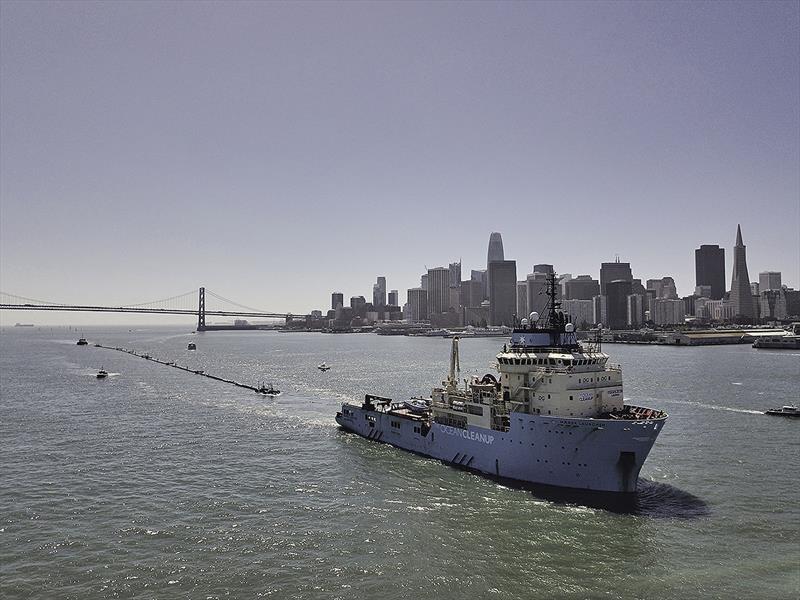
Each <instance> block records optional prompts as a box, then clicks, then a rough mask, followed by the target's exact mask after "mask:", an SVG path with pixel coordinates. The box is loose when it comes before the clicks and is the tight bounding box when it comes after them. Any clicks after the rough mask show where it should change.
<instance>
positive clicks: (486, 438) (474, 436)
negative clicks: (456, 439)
mask: <svg viewBox="0 0 800 600" xmlns="http://www.w3.org/2000/svg"><path fill="white" fill-rule="evenodd" d="M441 428H442V431H443V432H444V433H446V434H448V435H456V436H461V437H462V438H464V439H465V440H473V441H476V442H482V443H484V444H491V443H493V442H494V436H493V435H489V434H488V433H479V432H477V431H469V430H467V429H459V428H458V427H451V426H450V425H442V426H441Z"/></svg>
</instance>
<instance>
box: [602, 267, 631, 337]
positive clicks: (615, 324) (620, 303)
mask: <svg viewBox="0 0 800 600" xmlns="http://www.w3.org/2000/svg"><path fill="white" fill-rule="evenodd" d="M601 286H602V284H601ZM631 287H632V282H631V281H630V280H625V279H617V280H615V281H609V282H608V283H606V292H607V293H606V302H607V305H606V314H607V323H606V325H607V326H608V328H609V329H625V328H626V327H627V326H628V296H630V295H631Z"/></svg>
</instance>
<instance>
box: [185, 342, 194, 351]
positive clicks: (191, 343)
mask: <svg viewBox="0 0 800 600" xmlns="http://www.w3.org/2000/svg"><path fill="white" fill-rule="evenodd" d="M186 349H187V350H197V344H195V343H194V342H189V345H188V346H187V347H186Z"/></svg>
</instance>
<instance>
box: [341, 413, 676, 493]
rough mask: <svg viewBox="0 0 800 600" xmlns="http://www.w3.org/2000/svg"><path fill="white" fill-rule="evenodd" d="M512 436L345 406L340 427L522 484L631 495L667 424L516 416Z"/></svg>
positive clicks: (507, 433) (512, 415)
mask: <svg viewBox="0 0 800 600" xmlns="http://www.w3.org/2000/svg"><path fill="white" fill-rule="evenodd" d="M510 416H511V421H510V427H509V430H508V431H495V430H491V429H483V428H480V427H474V426H471V427H469V428H468V429H459V428H456V427H450V426H448V425H442V424H440V423H432V424H431V426H430V429H429V430H427V431H425V429H426V428H425V427H424V426H423V425H422V422H421V421H417V420H412V419H407V418H402V417H399V416H397V415H393V414H391V413H388V412H381V411H375V410H367V409H364V408H362V407H361V406H358V405H353V404H347V403H345V404H344V405H342V412H340V413H338V414H337V415H336V422H337V423H338V424H339V425H340V426H341V427H343V428H344V429H346V430H348V431H351V432H353V433H356V434H358V435H361V436H363V437H365V438H367V439H370V440H374V441H378V442H383V443H387V444H391V445H392V446H396V447H398V448H402V449H404V450H409V451H411V452H415V453H418V454H422V455H424V456H429V457H431V458H436V459H439V460H442V461H444V462H446V463H449V464H453V465H455V466H458V467H462V468H466V469H470V470H474V471H478V472H481V473H486V474H488V475H492V476H495V477H499V478H504V479H513V480H517V481H520V482H525V483H532V484H542V485H550V486H559V487H565V488H574V489H580V490H593V491H604V492H622V493H629V492H635V491H636V483H637V479H638V477H639V471H640V470H641V468H642V465H643V464H644V461H645V459H646V458H647V455H648V454H649V452H650V449H651V448H652V447H653V444H654V443H655V441H656V438H657V437H658V434H659V433H660V431H661V427H662V426H663V423H664V421H665V420H666V417H664V418H656V419H646V420H639V421H634V420H615V419H586V418H563V417H550V416H542V415H530V414H524V413H511V415H510Z"/></svg>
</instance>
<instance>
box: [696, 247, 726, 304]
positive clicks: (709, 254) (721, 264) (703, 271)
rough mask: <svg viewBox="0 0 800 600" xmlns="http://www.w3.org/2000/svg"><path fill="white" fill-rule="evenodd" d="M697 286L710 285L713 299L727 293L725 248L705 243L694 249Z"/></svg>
mask: <svg viewBox="0 0 800 600" xmlns="http://www.w3.org/2000/svg"><path fill="white" fill-rule="evenodd" d="M694 273H695V286H700V285H710V286H711V295H710V296H709V298H711V299H712V300H719V299H721V298H722V297H723V296H724V295H725V248H720V247H719V246H717V245H716V244H715V245H713V246H712V245H710V244H703V245H702V246H700V247H699V248H698V249H697V250H695V251H694Z"/></svg>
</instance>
